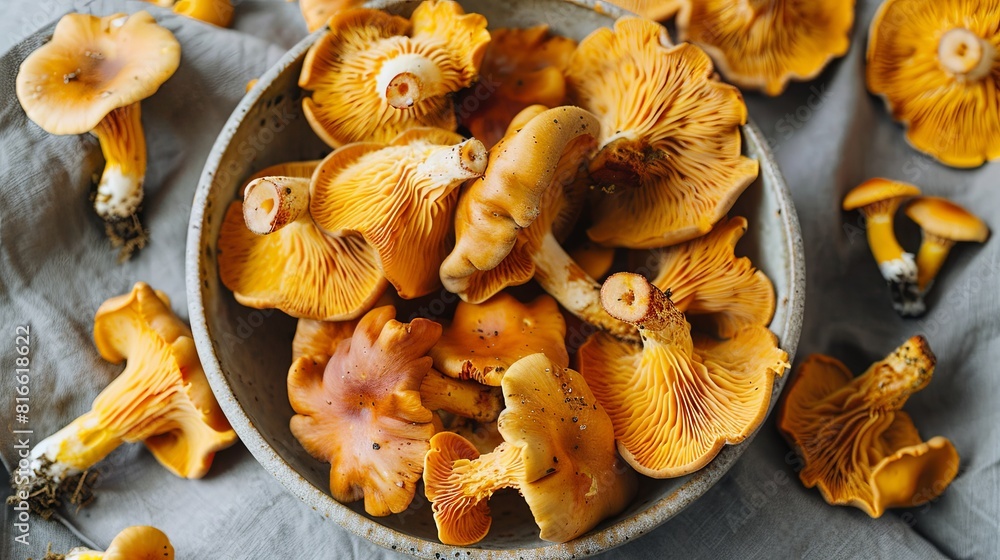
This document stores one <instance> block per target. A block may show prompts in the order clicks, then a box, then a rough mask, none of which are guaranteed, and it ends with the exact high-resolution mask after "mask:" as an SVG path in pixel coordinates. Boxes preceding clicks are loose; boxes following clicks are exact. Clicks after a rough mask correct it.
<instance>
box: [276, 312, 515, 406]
mask: <svg viewBox="0 0 1000 560" xmlns="http://www.w3.org/2000/svg"><path fill="white" fill-rule="evenodd" d="M357 326H358V321H357V320H354V321H337V322H332V321H313V320H310V319H299V322H298V324H297V325H296V327H295V338H293V339H292V367H291V371H296V370H299V369H302V368H305V367H309V368H317V369H319V370H322V369H324V368H325V367H326V365H327V363H328V362H329V361H330V356H333V355H334V354H336V352H337V346H339V345H340V343H341V341H343V340H347V339H349V338H351V337H352V336H353V335H354V331H355V329H357ZM420 399H421V402H423V405H424V406H425V407H426V408H428V409H431V410H443V411H445V412H448V413H450V414H454V415H457V416H460V417H462V418H469V419H472V420H475V421H477V422H492V421H494V420H496V419H497V416H498V415H499V414H500V410H501V409H502V408H503V397H502V396H501V395H500V391H499V389H496V388H495V387H487V386H484V385H483V384H481V383H477V382H476V381H471V380H467V379H453V378H451V377H448V376H445V375H443V374H442V373H441V372H439V371H436V370H434V369H431V370H430V371H429V372H428V373H427V375H426V376H425V377H424V379H423V381H421V383H420Z"/></svg>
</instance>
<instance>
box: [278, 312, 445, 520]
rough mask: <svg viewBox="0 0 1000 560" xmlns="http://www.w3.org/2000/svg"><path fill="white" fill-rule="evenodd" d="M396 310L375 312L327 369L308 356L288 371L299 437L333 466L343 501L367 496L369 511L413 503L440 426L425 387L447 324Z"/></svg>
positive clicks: (333, 488) (334, 485)
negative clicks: (402, 318)
mask: <svg viewBox="0 0 1000 560" xmlns="http://www.w3.org/2000/svg"><path fill="white" fill-rule="evenodd" d="M395 313H396V310H395V309H394V308H393V307H392V306H384V307H378V308H375V309H373V310H372V311H369V312H368V313H367V314H365V316H364V317H362V319H361V321H360V322H359V323H358V328H357V329H356V330H355V331H354V334H353V335H352V337H351V338H350V339H348V340H344V341H343V342H341V343H340V345H339V346H338V347H337V351H336V353H335V354H334V355H333V356H332V357H331V359H330V361H329V362H328V363H327V364H326V367H325V368H323V367H322V366H321V365H320V364H319V363H318V362H316V361H313V360H312V359H310V358H307V357H302V358H299V359H298V360H296V361H295V362H294V363H293V364H292V368H291V370H290V371H289V373H288V399H289V402H290V403H291V406H292V408H293V409H294V410H295V412H296V415H295V416H294V417H293V418H292V420H291V422H290V428H291V431H292V434H293V435H294V436H295V438H296V439H297V440H298V441H299V443H301V444H302V447H304V448H305V450H306V451H307V452H309V454H310V455H312V456H313V457H315V458H316V459H319V460H321V461H326V462H329V463H330V492H331V494H332V495H333V497H334V498H335V499H336V500H338V501H341V502H353V501H356V500H359V499H361V498H364V500H365V511H366V512H368V513H369V514H370V515H375V516H384V515H389V514H390V513H399V512H401V511H403V510H405V509H406V508H407V506H409V504H410V501H411V500H412V499H413V495H414V492H415V491H416V484H417V481H418V480H419V479H420V474H421V471H422V469H423V457H424V454H425V453H426V452H427V449H428V440H430V438H431V436H432V435H433V434H434V431H435V428H434V425H433V423H432V417H433V415H434V413H433V412H431V411H430V410H428V409H427V408H425V407H424V406H423V405H422V404H421V401H420V392H419V389H420V383H421V381H422V380H423V378H424V376H426V375H427V373H428V372H429V371H430V369H431V363H432V360H431V358H430V357H428V356H427V351H428V350H430V348H431V346H433V345H434V343H435V342H437V339H438V337H440V335H441V326H440V325H438V324H437V323H435V322H433V321H428V320H426V319H414V320H413V321H411V322H410V323H400V322H398V321H396V320H394V319H393V316H394V315H395Z"/></svg>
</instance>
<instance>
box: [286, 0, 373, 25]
mask: <svg viewBox="0 0 1000 560" xmlns="http://www.w3.org/2000/svg"><path fill="white" fill-rule="evenodd" d="M364 3H365V0H299V9H300V10H302V18H303V19H305V20H306V29H308V30H309V32H310V33H312V32H313V31H316V30H317V29H319V28H320V27H323V26H324V25H326V22H327V21H329V20H330V18H331V17H333V15H334V14H337V13H339V12H341V11H343V10H347V9H350V8H358V7H360V6H361V5H362V4H364Z"/></svg>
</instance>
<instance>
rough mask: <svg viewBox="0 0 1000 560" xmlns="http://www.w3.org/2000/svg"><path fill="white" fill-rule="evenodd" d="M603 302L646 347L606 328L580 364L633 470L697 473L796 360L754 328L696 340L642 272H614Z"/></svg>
mask: <svg viewBox="0 0 1000 560" xmlns="http://www.w3.org/2000/svg"><path fill="white" fill-rule="evenodd" d="M601 303H602V305H603V306H604V308H605V309H606V310H607V311H608V312H609V313H610V314H611V315H613V316H615V317H616V318H618V319H620V320H623V321H627V322H629V323H632V324H634V325H636V326H637V327H639V328H640V332H641V333H642V337H643V338H642V345H641V346H639V345H636V344H635V343H632V342H628V341H622V340H619V339H617V338H615V337H614V336H612V335H610V334H608V333H607V332H604V331H601V332H598V333H596V334H594V335H593V336H591V337H590V338H589V339H588V340H587V342H585V343H584V344H583V346H581V347H580V350H579V352H578V354H577V363H578V364H579V367H580V372H581V373H582V374H583V375H584V376H585V377H586V379H587V383H588V384H589V385H590V388H591V389H592V390H593V392H594V395H595V396H596V397H597V400H598V401H599V402H600V403H601V404H602V405H603V406H604V408H605V409H606V410H607V411H608V414H609V415H610V416H611V421H612V423H613V425H614V428H615V439H616V440H617V441H618V450H619V452H621V454H622V456H623V457H624V458H625V460H626V461H628V463H629V464H630V465H632V467H633V468H635V469H636V470H637V471H639V472H640V473H642V474H645V475H647V476H651V477H654V478H670V477H675V476H681V475H685V474H689V473H691V472H694V471H696V470H698V469H700V468H702V467H703V466H705V465H706V464H708V462H709V461H711V460H712V459H713V458H714V457H715V456H716V455H717V454H718V453H719V451H720V450H721V449H722V447H723V446H725V445H726V444H736V443H740V442H742V441H743V440H744V439H746V438H747V437H748V436H749V435H750V434H752V433H753V432H754V430H756V429H757V427H758V426H759V425H760V423H761V422H762V421H763V419H764V416H765V415H766V414H767V409H768V405H769V403H770V398H771V390H772V388H773V382H774V377H775V375H782V374H783V373H784V370H785V368H787V367H788V363H787V361H788V355H787V354H786V353H785V352H784V351H783V350H781V349H780V348H778V344H777V339H776V337H775V336H774V334H773V333H771V331H769V330H767V328H765V327H763V326H759V325H758V326H748V327H744V328H743V329H740V330H739V331H737V332H735V333H734V334H733V335H732V337H731V338H729V339H726V340H717V339H715V338H711V337H706V336H697V337H694V338H693V339H692V335H691V327H690V325H689V324H688V323H687V321H686V320H685V319H684V316H683V314H682V313H681V312H680V311H679V310H677V308H676V307H675V306H674V305H673V303H671V301H670V299H669V298H668V297H667V296H666V295H665V294H664V293H663V292H661V291H660V290H659V289H658V288H656V286H654V285H652V284H650V283H649V282H648V281H646V280H645V279H643V278H642V277H641V276H639V275H637V274H630V273H618V274H614V275H612V276H611V277H610V278H609V279H608V280H606V281H605V283H604V286H603V287H602V289H601Z"/></svg>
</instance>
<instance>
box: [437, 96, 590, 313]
mask: <svg viewBox="0 0 1000 560" xmlns="http://www.w3.org/2000/svg"><path fill="white" fill-rule="evenodd" d="M598 126H599V125H598V122H597V118H596V117H595V116H594V115H593V114H591V113H589V112H587V111H584V110H583V109H580V108H578V107H556V108H554V109H548V110H544V107H541V106H537V105H536V106H532V107H529V108H527V109H525V110H524V111H522V112H521V113H520V114H518V116H517V117H516V118H515V121H514V123H512V125H511V127H510V129H509V130H508V133H507V135H506V136H505V137H504V138H503V140H501V141H500V142H499V143H498V144H497V145H496V146H493V148H492V149H491V150H490V159H489V163H488V165H487V167H486V173H485V174H484V175H483V176H482V177H481V178H480V179H478V180H476V181H474V182H472V183H471V184H469V185H467V186H466V187H465V188H463V189H462V193H461V197H460V199H459V201H458V207H457V209H456V210H455V240H456V241H455V248H454V249H453V250H452V252H451V253H450V254H449V255H448V257H447V258H446V259H445V260H444V262H442V263H441V269H440V276H441V281H442V283H443V284H444V287H445V288H446V289H448V290H449V291H451V292H453V293H456V294H458V295H459V296H460V297H462V299H463V300H465V301H470V302H473V303H478V302H482V301H485V300H486V299H488V298H489V297H490V296H492V295H493V294H495V293H497V292H499V291H500V290H501V289H503V288H504V287H505V286H509V285H516V284H523V283H524V282H527V281H528V280H530V279H531V277H532V275H533V274H534V267H535V263H533V262H532V261H533V259H532V255H533V253H534V252H535V250H536V249H537V250H539V251H542V250H543V249H541V244H542V240H543V238H544V237H545V233H546V232H547V231H548V229H549V228H550V227H551V225H552V224H553V222H554V221H555V220H556V215H557V214H558V213H559V210H558V208H556V209H555V210H554V211H551V212H548V218H547V219H546V220H545V222H546V223H545V224H539V226H537V227H536V228H535V229H533V230H531V231H532V234H531V235H530V236H529V237H530V239H529V237H526V234H525V233H524V230H525V229H526V228H529V226H532V224H533V223H534V222H535V221H536V219H538V218H539V217H540V216H542V215H543V214H545V212H543V209H544V208H545V207H546V204H545V202H544V200H543V199H544V197H546V195H547V193H548V196H556V197H559V196H561V193H562V191H563V189H564V188H566V185H567V184H568V183H570V182H571V181H572V180H573V179H574V178H575V177H576V174H577V168H578V167H579V165H580V163H581V162H583V161H584V159H585V157H586V156H587V154H588V153H589V152H590V151H591V150H592V148H593V142H594V139H595V138H596V137H597V134H598ZM549 237H551V235H549ZM552 242H553V243H555V244H556V245H557V246H558V241H556V240H555V239H554V238H552ZM519 245H521V247H520V250H519V251H518V253H519V254H518V255H515V256H514V257H512V258H510V259H508V255H510V254H511V253H512V252H513V251H514V250H515V249H518V246H519ZM525 245H527V246H525ZM559 251H560V252H562V249H561V248H560V249H559ZM563 254H565V253H564V252H563Z"/></svg>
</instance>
